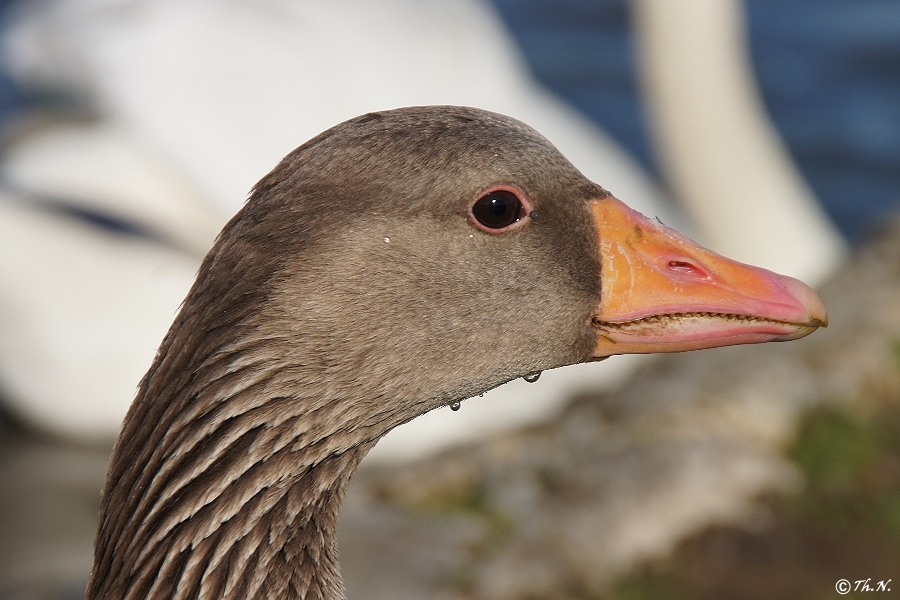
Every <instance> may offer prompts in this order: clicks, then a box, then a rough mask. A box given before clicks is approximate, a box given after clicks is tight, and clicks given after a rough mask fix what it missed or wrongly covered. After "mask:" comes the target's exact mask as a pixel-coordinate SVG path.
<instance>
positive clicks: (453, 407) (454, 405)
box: [450, 402, 459, 410]
mask: <svg viewBox="0 0 900 600" xmlns="http://www.w3.org/2000/svg"><path fill="white" fill-rule="evenodd" d="M450 410H459V402H451V403H450Z"/></svg>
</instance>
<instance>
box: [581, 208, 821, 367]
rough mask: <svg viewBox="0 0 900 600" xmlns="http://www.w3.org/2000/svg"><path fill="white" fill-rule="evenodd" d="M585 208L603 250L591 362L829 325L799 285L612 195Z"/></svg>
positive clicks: (786, 335)
mask: <svg viewBox="0 0 900 600" xmlns="http://www.w3.org/2000/svg"><path fill="white" fill-rule="evenodd" d="M591 208H592V210H593V213H594V219H595V221H596V223H597V228H598V235H599V242H600V254H601V255H602V259H601V260H602V262H601V286H602V287H601V296H600V306H599V307H598V309H597V312H596V314H595V315H594V317H593V325H594V327H595V329H596V331H597V346H596V348H595V350H594V355H593V358H595V359H600V358H604V357H607V356H610V355H613V354H645V353H650V352H682V351H685V350H698V349H701V348H714V347H717V346H730V345H733V344H756V343H760V342H770V341H786V340H794V339H797V338H801V337H804V336H806V335H809V334H810V333H812V332H813V331H815V330H816V329H817V328H818V327H825V326H827V325H828V316H827V315H826V314H825V307H824V306H823V305H822V301H821V300H819V297H818V296H817V295H816V293H815V292H814V291H812V289H810V287H809V286H807V285H806V284H805V283H803V282H801V281H798V280H796V279H793V278H792V277H785V276H783V275H778V274H776V273H773V272H771V271H767V270H765V269H760V268H757V267H751V266H749V265H745V264H742V263H739V262H736V261H733V260H729V259H727V258H725V257H723V256H719V255H718V254H716V253H715V252H712V251H710V250H707V249H706V248H703V247H701V246H699V245H698V244H697V243H695V242H694V241H692V240H690V239H688V238H687V237H685V236H683V235H681V234H680V233H678V232H677V231H675V230H672V229H669V228H668V227H665V226H664V225H662V224H660V223H657V222H655V221H651V220H650V219H648V218H647V217H645V216H644V215H642V214H640V213H638V212H636V211H634V210H631V209H630V208H628V207H627V206H626V205H625V204H623V203H622V202H620V201H619V200H616V199H615V198H609V199H603V200H594V201H592V203H591Z"/></svg>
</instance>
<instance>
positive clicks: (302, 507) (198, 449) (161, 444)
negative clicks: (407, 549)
mask: <svg viewBox="0 0 900 600" xmlns="http://www.w3.org/2000/svg"><path fill="white" fill-rule="evenodd" d="M176 325H177V322H176ZM174 329H175V328H174V327H173V330H174ZM174 335H175V337H177V334H174ZM169 337H170V338H171V337H173V334H171V333H170V336H169ZM278 346H279V344H278V343H277V340H266V341H265V343H264V342H262V341H260V340H254V341H252V342H248V343H246V344H244V345H243V347H240V348H235V347H230V348H227V349H225V350H226V351H219V352H215V353H212V355H211V357H208V358H207V359H205V360H202V361H200V363H201V365H200V367H199V368H196V369H195V368H191V367H190V366H187V365H189V364H190V363H193V364H196V362H195V361H192V360H187V361H186V360H185V358H186V357H187V356H188V355H187V354H186V353H184V352H178V351H175V350H174V348H176V347H179V345H178V344H173V343H172V341H171V340H170V339H168V338H167V340H166V342H164V344H163V347H162V348H161V350H160V354H159V356H158V357H157V361H156V363H155V364H154V366H153V367H152V368H151V370H150V372H149V373H148V375H147V376H146V377H145V379H144V381H143V382H142V384H141V387H140V389H139V392H138V396H137V399H136V400H135V402H134V404H133V405H132V408H131V410H130V411H129V414H128V416H127V417H126V420H125V423H124V424H123V430H122V433H121V435H120V438H119V442H118V444H117V447H116V449H115V451H114V454H113V459H112V464H111V467H110V472H109V476H108V479H107V483H106V489H105V492H104V498H103V503H102V506H101V524H100V530H99V532H98V536H97V542H96V550H95V564H94V571H93V574H92V579H91V582H90V585H89V588H88V595H87V598H89V599H94V598H188V597H190V598H195V597H201V598H242V599H243V598H285V599H287V598H304V599H310V600H311V599H321V600H334V599H339V598H343V585H342V581H341V577H340V572H339V567H338V563H337V553H336V548H335V539H334V531H335V528H336V525H337V518H338V511H339V509H340V503H341V500H342V497H343V493H344V490H345V488H346V485H347V483H348V481H349V479H350V476H351V475H352V473H353V471H354V470H355V469H356V467H357V465H358V464H359V462H360V460H362V458H363V456H365V454H366V452H367V451H368V450H369V449H370V448H371V447H372V446H373V445H374V443H375V441H376V439H377V437H375V438H372V437H370V436H369V434H371V432H370V431H368V430H367V429H366V428H362V429H354V428H353V427H352V426H351V427H349V431H348V427H347V421H346V420H345V419H343V418H342V417H343V415H342V414H341V410H340V406H342V405H344V406H345V405H346V403H335V402H329V403H323V402H322V401H321V399H320V398H317V397H315V396H312V397H306V396H304V394H303V393H299V392H298V389H300V388H298V382H297V381H294V380H292V375H291V372H290V369H289V368H288V367H287V366H285V365H284V364H281V361H279V360H277V358H276V357H275V355H276V354H278V353H277V352H274V351H273V348H277V347H278ZM220 350H221V349H220ZM194 356H196V354H194ZM188 358H189V357H188ZM185 363H187V365H186V364H185ZM184 373H193V374H194V375H193V376H192V377H188V378H187V379H185V377H184ZM200 382H202V383H200ZM306 387H308V388H315V386H313V385H310V386H306ZM301 388H302V386H301ZM362 432H366V433H365V434H364V433H362Z"/></svg>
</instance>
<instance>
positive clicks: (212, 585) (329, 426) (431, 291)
mask: <svg viewBox="0 0 900 600" xmlns="http://www.w3.org/2000/svg"><path fill="white" fill-rule="evenodd" d="M825 322H826V317H825V311H824V309H823V307H822V304H821V302H820V301H819V300H818V298H817V297H816V295H815V294H814V293H813V292H812V291H811V290H810V289H809V288H808V287H806V286H805V285H803V284H802V283H800V282H798V281H796V280H793V279H790V278H786V277H782V276H778V275H775V274H774V273H771V272H768V271H765V270H762V269H756V268H754V267H749V266H746V265H741V264H739V263H735V262H732V261H729V260H728V259H725V258H723V257H721V256H718V255H716V254H714V253H712V252H710V251H709V250H705V249H703V248H701V247H699V246H698V245H696V244H695V243H693V242H691V241H690V240H689V239H687V238H685V237H683V236H681V235H680V234H678V233H676V232H674V231H672V230H670V229H668V228H666V227H665V226H664V225H662V224H660V223H658V222H655V221H654V220H652V219H649V218H647V217H644V216H642V215H640V214H639V213H636V212H634V211H632V210H630V209H629V208H627V207H626V206H625V205H624V204H623V203H621V202H620V201H619V200H616V199H615V198H613V197H612V196H611V194H610V193H609V192H607V191H606V190H605V189H603V188H602V187H600V186H599V185H597V184H595V183H593V182H591V181H589V180H587V179H586V178H585V177H584V176H583V175H582V174H581V173H579V172H578V170H577V169H575V168H574V167H573V166H572V165H571V164H570V163H569V162H568V161H567V160H566V159H565V158H564V157H563V156H562V155H561V154H560V153H559V152H558V151H557V150H556V149H555V148H554V147H553V146H552V145H551V144H550V143H549V142H548V141H547V140H546V139H544V138H543V137H542V136H541V135H540V134H538V133H537V132H535V131H534V130H533V129H531V128H529V127H528V126H526V125H524V124H522V123H520V122H518V121H516V120H514V119H511V118H508V117H505V116H502V115H498V114H493V113H489V112H485V111H481V110H476V109H472V108H462V107H417V108H406V109H399V110H394V111H387V112H381V113H371V114H368V115H364V116H361V117H358V118H356V119H352V120H350V121H347V122H345V123H343V124H340V125H338V126H336V127H334V128H332V129H330V130H328V131H326V132H324V133H322V134H320V135H319V136H317V137H315V138H313V139H312V140H310V141H309V142H307V143H306V144H304V145H302V146H301V147H299V148H298V149H296V150H295V151H294V152H292V153H290V154H289V155H288V156H287V157H285V158H284V159H283V160H282V161H281V163H280V164H279V165H278V166H276V167H275V169H274V170H273V171H272V172H271V173H269V174H268V175H267V176H265V177H264V178H263V179H262V180H261V181H260V182H259V183H258V184H257V185H256V187H255V188H254V189H253V191H252V193H251V196H250V199H249V200H248V202H247V204H246V205H245V206H244V208H243V209H242V210H241V211H240V212H239V213H238V214H237V215H236V216H235V217H234V218H233V219H232V220H231V221H230V222H229V223H228V224H227V225H226V226H225V228H224V230H223V231H222V233H221V234H220V236H219V238H218V240H217V241H216V243H215V245H214V247H213V248H212V250H211V251H210V252H209V254H208V255H207V257H206V259H205V260H204V262H203V264H202V266H201V268H200V271H199V273H198V276H197V280H196V283H195V284H194V286H193V288H192V289H191V291H190V292H189V294H188V296H187V299H186V300H185V302H184V305H183V307H182V309H181V311H180V313H179V314H178V316H177V317H176V319H175V322H174V324H173V325H172V328H171V329H170V331H169V333H168V335H167V336H166V338H165V339H164V341H163V343H162V345H161V347H160V349H159V352H158V354H157V357H156V359H155V361H154V363H153V365H152V366H151V367H150V370H149V371H148V373H147V375H146V376H145V377H144V379H143V380H142V382H141V384H140V386H139V390H138V393H137V396H136V398H135V401H134V403H133V404H132V407H131V409H130V411H129V413H128V415H127V417H126V418H125V422H124V424H123V427H122V430H121V434H120V437H119V441H118V443H117V445H116V448H115V451H114V455H113V459H112V463H111V467H110V471H109V476H108V480H107V484H106V488H105V492H104V496H103V503H102V507H101V523H100V529H99V532H98V537H97V544H96V551H95V564H94V571H93V574H92V579H91V583H90V586H89V590H88V597H89V598H181V597H209V598H223V597H225V598H257V597H258V598H323V599H324V598H327V599H333V598H341V597H343V595H342V594H343V592H342V584H341V579H340V573H339V569H338V564H337V554H336V549H335V544H334V528H335V525H336V521H337V514H338V509H339V506H340V499H341V496H342V494H343V490H344V488H345V486H346V483H347V481H348V480H349V478H350V475H351V474H352V472H353V470H354V469H355V468H356V466H357V464H358V463H359V461H360V460H361V459H362V457H363V456H364V455H365V453H366V452H367V451H368V450H369V449H370V448H371V447H372V446H373V445H374V444H375V443H376V442H377V441H378V440H379V439H380V438H381V437H382V436H383V435H384V434H385V433H387V432H388V431H389V430H390V429H392V428H393V427H396V426H397V425H400V424H402V423H404V422H406V421H409V420H411V419H413V418H415V417H416V416H418V415H420V414H422V413H425V412H427V411H429V410H432V409H435V408H437V407H440V406H445V405H448V404H451V403H455V402H458V401H461V400H463V399H466V398H469V397H472V396H475V395H477V394H481V393H483V392H485V391H486V390H489V389H491V388H493V387H496V386H498V385H501V384H503V383H505V382H507V381H510V380H512V379H515V378H518V377H522V376H524V375H526V374H528V373H532V372H535V371H542V370H546V369H551V368H555V367H561V366H564V365H568V364H572V363H578V362H585V361H592V360H600V359H603V358H606V357H608V356H610V355H613V354H623V353H635V352H638V353H643V352H667V351H682V350H694V349H699V348H705V347H712V346H722V345H728V344H739V343H754V342H763V341H770V340H788V339H794V338H798V337H802V336H804V335H806V334H808V333H810V332H811V331H813V330H814V329H815V328H816V327H818V326H821V325H824V324H825Z"/></svg>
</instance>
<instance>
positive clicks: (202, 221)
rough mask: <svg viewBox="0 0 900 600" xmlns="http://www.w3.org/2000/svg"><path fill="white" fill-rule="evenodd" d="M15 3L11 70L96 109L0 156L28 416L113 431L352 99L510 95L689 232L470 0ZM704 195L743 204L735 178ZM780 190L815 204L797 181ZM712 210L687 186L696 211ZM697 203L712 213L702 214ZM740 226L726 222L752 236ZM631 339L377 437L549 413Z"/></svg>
mask: <svg viewBox="0 0 900 600" xmlns="http://www.w3.org/2000/svg"><path fill="white" fill-rule="evenodd" d="M648 5H649V3H648ZM26 8H27V11H28V12H25V13H23V15H22V17H21V18H20V19H19V20H17V21H16V22H15V23H13V25H11V27H10V29H9V31H8V32H7V34H6V35H5V47H4V53H3V57H4V60H5V62H6V64H7V65H8V66H9V68H10V69H11V70H12V72H13V73H14V74H15V76H16V77H17V78H18V80H19V81H21V82H25V83H27V84H30V85H37V86H40V87H43V88H50V89H59V88H63V89H68V90H74V91H76V92H77V93H78V94H79V95H80V96H81V97H83V98H86V99H87V100H88V102H89V104H90V106H91V107H93V108H94V109H95V110H96V111H97V112H98V114H100V115H101V117H100V118H99V119H98V120H96V121H88V122H81V123H73V122H69V123H65V124H50V125H47V126H43V127H40V128H35V129H34V130H32V131H27V132H25V133H23V135H22V136H21V137H20V139H19V141H18V142H17V143H15V144H12V145H11V146H10V147H9V148H8V150H7V152H6V156H5V160H4V161H3V163H2V177H3V181H4V182H5V184H6V191H4V192H2V194H0V195H2V197H3V199H2V200H0V240H2V241H0V244H3V249H2V251H0V282H2V283H0V385H2V389H3V393H4V394H3V398H4V400H5V401H6V402H7V405H8V406H9V408H10V409H12V410H13V411H14V412H15V413H16V414H17V415H19V416H20V417H21V418H22V419H24V420H26V421H27V422H29V423H32V424H34V425H36V426H37V427H40V428H42V429H45V430H48V431H51V432H54V433H57V434H61V435H63V436H66V437H72V438H79V439H88V440H90V439H94V440H108V439H112V437H113V436H114V435H115V433H116V431H117V430H118V427H119V423H120V421H121V418H122V416H123V415H124V413H125V411H126V409H127V407H128V405H129V403H130V401H131V399H132V396H133V393H134V389H135V386H136V384H137V382H138V380H139V379H140V378H141V376H142V375H143V373H144V371H145V370H146V368H147V365H149V364H150V362H151V359H152V357H153V354H154V352H155V349H156V347H157V345H158V344H159V341H160V340H161V339H162V336H163V334H164V333H165V331H166V329H167V328H168V325H169V323H170V322H171V319H172V317H173V316H174V314H175V311H176V310H177V308H178V305H179V303H180V302H181V300H182V299H183V298H184V295H185V294H186V292H187V290H188V288H189V286H190V283H191V281H192V280H193V276H194V272H195V270H196V268H197V265H198V264H199V260H200V258H201V257H202V255H203V253H204V252H205V249H206V248H208V247H209V245H211V243H212V240H213V238H214V236H215V234H216V232H217V231H218V229H219V228H220V227H221V226H222V225H223V224H224V222H225V221H226V220H227V219H228V217H229V216H230V215H231V214H232V213H234V212H235V211H236V210H237V209H238V207H239V206H240V205H241V203H242V202H243V200H244V198H245V197H246V194H247V192H248V190H249V189H250V188H251V186H252V185H253V184H254V183H255V182H256V180H257V179H258V178H259V177H260V176H261V175H262V174H264V173H265V172H266V171H267V169H269V168H270V167H271V165H272V164H274V163H275V162H277V160H278V159H279V158H280V157H281V156H283V155H284V154H285V153H286V152H288V151H289V150H291V149H292V148H293V147H295V146H296V145H298V144H299V143H301V142H302V141H303V140H306V139H308V138H309V137H311V136H312V135H314V134H316V133H318V132H319V131H321V130H323V129H325V128H326V127H328V126H330V125H332V124H333V123H336V122H339V121H341V120H344V119H346V118H349V117H352V116H354V115H357V114H361V113H364V112H366V111H370V110H379V109H385V108H391V107H398V106H404V105H418V104H461V105H471V106H478V107H482V108H486V109H489V110H494V111H497V112H501V113H505V114H508V115H511V116H513V117H516V118H519V119H521V120H523V121H526V122H528V123H529V124H531V125H532V126H534V127H535V128H536V129H538V130H539V131H541V132H543V133H544V134H545V135H547V137H548V138H550V140H551V141H552V142H554V143H555V144H556V145H557V146H558V147H559V149H560V150H561V151H562V152H563V153H564V154H565V155H566V156H567V157H569V158H570V159H571V160H572V162H573V163H574V164H575V165H576V166H577V167H579V168H580V169H581V170H582V171H583V172H584V174H585V175H586V176H587V177H588V178H591V179H593V180H598V181H603V182H604V184H605V185H607V186H608V188H609V189H610V190H612V191H613V192H615V193H616V194H617V195H619V196H620V197H627V198H628V199H629V202H630V203H631V204H632V206H634V207H635V208H636V209H638V210H640V211H642V212H644V213H645V214H649V215H654V216H658V217H659V218H660V219H661V220H662V221H664V222H666V223H667V224H668V225H673V226H675V227H676V228H679V229H682V230H688V232H689V233H692V234H693V233H695V232H694V231H693V230H692V228H691V227H690V223H686V222H685V220H684V219H683V218H682V217H681V215H680V214H679V213H678V212H677V210H676V209H675V208H674V207H673V206H672V205H671V204H670V203H667V202H666V201H665V199H664V197H663V194H662V193H661V192H660V191H659V190H658V189H657V188H656V187H655V186H654V184H653V183H652V182H651V180H650V179H649V178H648V177H647V176H645V175H644V174H643V173H642V172H641V170H640V168H638V167H637V166H636V165H635V164H634V162H633V161H632V160H631V159H630V158H629V157H628V156H627V155H626V154H625V153H623V152H622V151H621V150H620V149H619V148H618V147H617V145H616V144H615V143H614V142H612V141H611V140H610V139H609V138H608V137H606V136H605V135H604V134H603V133H602V132H600V131H599V130H597V129H596V128H595V127H593V126H592V125H591V124H590V123H588V122H587V121H586V120H585V119H584V118H583V117H581V116H579V115H578V114H577V113H575V112H574V111H572V110H570V109H568V108H567V107H566V106H565V105H564V104H562V103H561V102H559V101H558V100H556V99H555V98H553V97H552V96H551V95H550V94H548V93H547V92H546V91H544V90H543V89H542V88H541V87H540V86H538V85H537V84H536V83H535V82H534V80H533V79H532V77H531V76H530V75H529V74H528V72H527V68H526V66H525V64H524V62H523V60H522V58H521V57H520V55H519V53H518V51H517V49H516V48H515V45H514V43H513V42H512V40H511V39H510V37H509V35H508V33H507V32H506V31H505V30H504V28H503V26H502V24H501V23H500V21H499V19H498V18H497V16H496V15H495V14H494V13H493V12H492V11H491V10H490V9H489V8H488V7H487V6H485V5H484V4H482V3H481V2H477V1H475V0H452V1H447V2H440V3H421V2H415V1H413V0H392V1H390V2H381V3H377V4H375V3H370V2H364V1H362V0H355V1H347V2H340V3H292V2H285V1H278V0H268V1H263V2H256V3H252V4H247V3H242V2H239V1H237V0H227V1H222V0H218V1H215V2H214V1H212V0H197V1H195V2H190V3H186V2H183V1H180V0H145V1H138V2H135V1H126V0H57V1H56V2H53V3H50V4H49V5H48V6H45V5H43V4H42V5H40V6H38V7H26ZM712 41H713V42H715V43H720V41H719V42H716V40H712ZM648 58H651V59H652V57H651V56H650V55H649V54H648ZM660 114H661V115H663V116H662V117H660V118H669V119H678V118H680V115H679V114H678V113H675V114H671V113H665V114H663V113H660ZM700 177H702V175H700ZM679 191H680V189H679ZM702 197H703V198H706V199H707V200H703V202H707V201H709V198H710V196H709V195H707V196H702ZM715 201H716V202H722V203H724V204H725V205H726V206H730V207H731V210H739V209H741V210H744V209H745V208H746V207H743V208H741V207H740V204H739V203H738V202H741V201H743V199H741V198H735V197H733V196H730V195H729V194H721V195H719V196H718V197H716V198H715ZM780 202H781V203H785V202H786V203H791V202H794V203H800V204H803V203H806V204H810V205H811V204H812V203H811V201H810V199H809V198H808V197H807V196H803V195H802V194H801V195H800V196H799V197H790V196H780ZM61 203H62V205H63V206H62V208H60V204H61ZM73 206H77V207H82V208H86V209H89V210H88V211H87V212H93V213H99V214H103V215H107V216H111V217H113V218H114V221H121V222H122V223H127V224H129V227H130V226H132V225H136V226H135V227H132V229H134V230H135V231H133V232H132V233H137V234H136V235H123V234H122V232H121V231H119V232H115V231H112V230H111V229H110V228H98V227H96V226H94V225H91V224H90V223H89V221H88V220H85V219H73V218H71V216H72V214H73V212H75V213H78V212H79V211H73V210H72V207H73ZM709 210H713V209H711V208H710V207H709V206H706V205H701V206H699V207H698V206H694V205H691V213H692V215H699V213H702V212H705V211H709ZM722 210H723V211H724V210H727V209H726V208H723V209H722ZM810 210H814V209H810ZM716 214H718V213H716ZM799 214H800V213H792V214H787V215H786V218H788V219H796V218H797V217H798V215H799ZM779 218H785V217H784V216H782V217H779ZM700 222H701V223H702V224H703V226H704V227H703V232H709V231H715V227H716V225H715V222H713V223H712V227H710V226H709V224H708V223H706V222H705V221H702V220H700ZM813 222H814V223H815V225H814V226H813V229H812V230H811V231H812V233H811V234H810V238H811V239H817V237H818V236H819V233H818V232H817V229H816V228H818V229H821V227H820V225H821V224H819V223H818V222H817V221H813ZM751 226H752V222H751V223H750V224H748V226H747V229H748V230H747V231H746V232H745V233H746V236H745V237H743V238H741V239H742V240H744V241H742V242H740V243H742V244H747V245H748V246H757V245H759V243H760V242H759V240H760V238H759V237H757V238H753V230H752V228H751ZM808 226H809V225H808V224H807V223H804V222H800V223H797V222H796V221H795V222H793V223H788V224H786V231H787V233H788V234H787V235H785V234H784V233H778V234H772V233H768V234H766V238H765V239H766V243H767V244H770V245H771V244H775V245H778V244H780V247H781V248H791V247H793V245H794V244H795V243H796V240H798V239H804V240H806V239H807V238H806V237H803V238H800V237H798V235H797V231H798V229H797V228H798V227H799V228H804V227H808ZM127 228H128V227H126V228H125V229H127ZM119 229H120V230H121V229H122V227H119ZM757 235H762V234H760V233H759V232H757ZM726 237H727V236H726ZM719 239H720V238H718V237H713V236H712V235H710V236H709V237H708V240H709V242H710V244H711V245H712V246H713V248H714V249H717V250H722V251H723V252H725V251H728V252H730V253H732V254H734V255H736V256H739V257H740V258H742V259H743V260H747V261H749V262H756V263H757V264H761V265H762V266H765V267H768V268H771V269H774V270H780V271H782V272H787V273H788V274H790V275H794V276H800V277H806V278H808V277H809V276H810V274H809V273H806V272H803V270H802V269H803V268H805V267H804V266H803V264H797V265H796V267H797V269H794V268H793V266H791V265H785V264H783V263H781V262H778V261H777V257H778V255H775V256H774V260H766V259H764V258H759V257H754V256H753V255H752V254H749V253H748V252H745V251H744V250H746V248H744V249H743V250H742V249H741V248H735V247H724V246H718V243H719ZM822 239H826V238H822ZM804 243H805V242H804ZM829 257H832V254H826V255H824V258H823V260H822V261H820V263H819V264H818V267H822V266H823V265H825V266H826V267H827V265H828V260H829ZM832 260H833V259H832ZM831 264H833V262H832V263H831ZM825 270H826V269H825V268H823V269H822V270H821V271H820V272H819V273H822V272H825ZM815 276H816V275H814V277H815ZM640 359H641V358H640V357H619V358H617V359H615V360H612V361H607V362H605V363H603V364H602V365H594V366H592V367H591V368H589V369H584V368H579V367H570V368H567V369H562V370H557V371H553V372H549V373H547V374H545V375H544V377H542V379H541V381H540V384H539V385H528V384H527V383H525V382H523V381H517V382H513V383H512V384H509V385H506V386H502V387H500V388H498V389H496V390H493V391H491V392H489V393H487V394H486V395H485V397H484V398H480V399H478V400H477V401H475V402H470V403H467V404H466V406H465V407H464V410H462V411H459V412H458V413H454V414H453V415H452V416H451V415H449V414H448V413H447V412H445V411H435V412H433V413H431V414H429V415H425V416H424V417H422V418H420V419H417V420H416V421H415V422H414V423H411V424H408V425H407V426H405V427H401V428H398V429H396V430H394V431H393V432H392V433H391V434H390V435H389V436H388V437H387V438H386V439H385V440H384V441H382V442H381V443H380V444H379V445H378V446H377V447H376V449H375V450H374V451H373V453H372V457H371V458H372V459H375V460H377V459H379V458H381V459H403V458H407V457H417V456H422V454H423V452H427V451H431V450H435V449H438V448H441V447H445V446H447V445H449V444H453V443H458V442H460V441H462V440H465V439H471V438H475V437H480V436H483V435H487V434H488V433H491V432H494V431H496V430H497V429H503V428H512V427H517V426H521V425H524V424H527V423H533V422H536V421H539V420H542V419H545V418H548V417H549V416H550V415H552V414H555V413H556V411H557V409H558V408H559V406H560V405H561V403H562V402H563V401H565V399H566V398H568V397H570V396H571V395H572V394H574V393H577V392H578V391H584V390H587V389H594V390H596V389H598V388H600V387H607V388H608V387H611V386H615V385H617V384H618V383H620V382H621V381H623V380H624V379H625V377H626V376H627V374H628V373H630V372H631V371H632V370H633V367H634V366H635V364H636V363H637V361H638V360H640ZM512 403H515V408H514V409H511V404H512Z"/></svg>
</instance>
